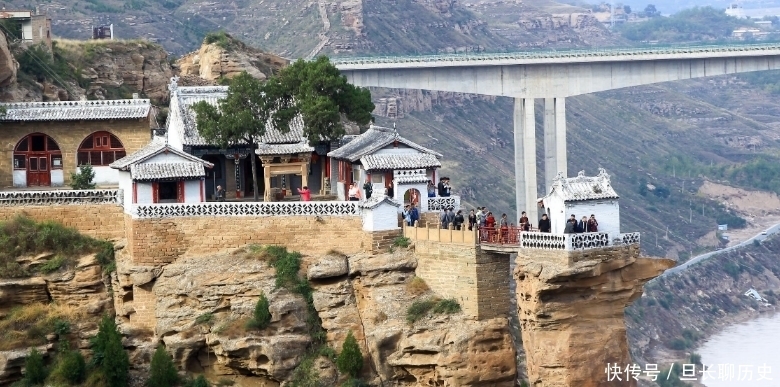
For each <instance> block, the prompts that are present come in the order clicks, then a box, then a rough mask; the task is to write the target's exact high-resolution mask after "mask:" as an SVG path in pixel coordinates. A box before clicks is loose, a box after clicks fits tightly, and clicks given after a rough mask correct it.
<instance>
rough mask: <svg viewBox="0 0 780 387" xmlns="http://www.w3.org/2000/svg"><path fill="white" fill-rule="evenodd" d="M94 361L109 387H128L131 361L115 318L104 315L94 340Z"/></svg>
mask: <svg viewBox="0 0 780 387" xmlns="http://www.w3.org/2000/svg"><path fill="white" fill-rule="evenodd" d="M92 350H93V352H94V355H93V358H92V361H93V363H94V365H95V366H97V367H99V368H100V371H101V372H102V373H103V377H104V378H105V380H106V385H107V386H108V387H125V386H127V381H128V380H127V379H128V369H129V368H130V359H129V357H128V356H127V352H125V348H124V347H123V346H122V334H120V333H119V329H118V328H117V326H116V322H115V321H114V318H113V317H110V316H108V315H104V316H103V319H102V320H100V325H99V328H98V333H97V336H95V337H94V338H93V341H92Z"/></svg>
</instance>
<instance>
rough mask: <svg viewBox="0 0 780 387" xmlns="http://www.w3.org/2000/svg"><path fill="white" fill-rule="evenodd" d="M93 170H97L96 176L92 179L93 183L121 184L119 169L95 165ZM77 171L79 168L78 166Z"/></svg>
mask: <svg viewBox="0 0 780 387" xmlns="http://www.w3.org/2000/svg"><path fill="white" fill-rule="evenodd" d="M92 170H93V171H94V172H95V178H94V179H92V183H93V184H97V185H117V184H119V170H118V169H114V168H111V167H109V166H107V165H100V166H93V167H92ZM75 172H76V173H78V172H79V169H78V168H76V170H75Z"/></svg>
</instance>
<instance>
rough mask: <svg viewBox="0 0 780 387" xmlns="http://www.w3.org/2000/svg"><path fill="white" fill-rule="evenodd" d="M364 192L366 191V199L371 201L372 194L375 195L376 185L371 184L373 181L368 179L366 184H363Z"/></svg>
mask: <svg viewBox="0 0 780 387" xmlns="http://www.w3.org/2000/svg"><path fill="white" fill-rule="evenodd" d="M363 190H364V191H366V199H371V194H372V193H374V185H373V184H371V179H370V178H367V179H366V184H363Z"/></svg>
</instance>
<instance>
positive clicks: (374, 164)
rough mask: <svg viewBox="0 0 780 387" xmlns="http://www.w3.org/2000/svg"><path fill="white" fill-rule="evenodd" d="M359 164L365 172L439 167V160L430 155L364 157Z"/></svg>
mask: <svg viewBox="0 0 780 387" xmlns="http://www.w3.org/2000/svg"><path fill="white" fill-rule="evenodd" d="M360 163H361V164H363V168H364V169H366V170H377V169H415V168H432V167H436V168H439V167H441V163H440V162H439V159H437V158H436V156H434V155H432V154H430V153H417V154H380V155H365V156H363V157H361V158H360Z"/></svg>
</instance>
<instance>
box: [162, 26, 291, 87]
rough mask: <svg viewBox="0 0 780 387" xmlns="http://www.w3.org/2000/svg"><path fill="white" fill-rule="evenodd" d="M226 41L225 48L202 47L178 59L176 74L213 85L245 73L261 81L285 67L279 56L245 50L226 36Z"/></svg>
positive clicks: (252, 48)
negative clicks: (193, 77)
mask: <svg viewBox="0 0 780 387" xmlns="http://www.w3.org/2000/svg"><path fill="white" fill-rule="evenodd" d="M226 39H228V42H230V43H229V45H227V46H226V45H225V44H222V45H220V44H219V43H210V44H203V45H202V46H201V47H200V49H199V50H198V51H194V52H191V53H189V54H187V55H185V56H183V57H181V59H179V60H178V61H177V62H176V63H177V65H178V67H179V74H180V75H181V76H197V77H200V78H203V79H205V80H207V81H214V82H216V81H219V80H221V79H223V78H226V79H230V78H232V77H234V76H235V75H237V74H239V73H241V72H242V71H246V72H248V73H249V74H250V75H252V76H253V77H255V78H259V79H265V78H267V77H268V76H269V75H272V74H275V73H276V72H278V71H279V70H280V69H281V68H282V67H284V66H286V65H287V64H288V61H287V60H286V59H284V58H282V57H279V56H276V55H273V54H270V53H267V52H264V51H262V50H259V49H256V48H254V47H249V46H247V45H245V44H243V43H241V42H240V41H238V40H234V39H232V38H230V37H227V38H226Z"/></svg>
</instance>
